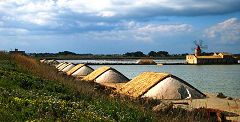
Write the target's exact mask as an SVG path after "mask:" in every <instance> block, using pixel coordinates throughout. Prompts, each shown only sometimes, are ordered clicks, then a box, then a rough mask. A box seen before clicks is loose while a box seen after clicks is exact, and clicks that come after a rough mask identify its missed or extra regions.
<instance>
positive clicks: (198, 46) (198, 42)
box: [192, 40, 208, 56]
mask: <svg viewBox="0 0 240 122" xmlns="http://www.w3.org/2000/svg"><path fill="white" fill-rule="evenodd" d="M193 43H194V45H195V48H192V50H195V56H200V55H201V53H202V50H205V49H207V48H208V46H207V45H204V43H203V40H195V41H193Z"/></svg>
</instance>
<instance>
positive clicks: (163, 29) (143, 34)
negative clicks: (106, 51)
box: [81, 21, 192, 42]
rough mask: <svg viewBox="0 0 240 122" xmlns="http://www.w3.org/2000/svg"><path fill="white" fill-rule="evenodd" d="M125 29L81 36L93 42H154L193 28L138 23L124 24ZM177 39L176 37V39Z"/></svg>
mask: <svg viewBox="0 0 240 122" xmlns="http://www.w3.org/2000/svg"><path fill="white" fill-rule="evenodd" d="M122 25H126V28H125V29H121V30H111V31H101V32H86V33H83V34H81V35H84V36H88V38H91V40H92V39H93V40H99V41H103V40H112V41H124V40H132V41H139V42H154V41H157V40H155V39H156V38H158V37H169V38H171V37H174V36H178V35H184V34H188V33H190V32H192V26H191V25H188V24H172V25H171V24H168V25H161V24H160V25H157V24H156V25H153V24H147V25H141V24H138V23H136V22H133V21H131V22H129V23H128V24H127V23H123V24H122ZM174 38H175V37H174Z"/></svg>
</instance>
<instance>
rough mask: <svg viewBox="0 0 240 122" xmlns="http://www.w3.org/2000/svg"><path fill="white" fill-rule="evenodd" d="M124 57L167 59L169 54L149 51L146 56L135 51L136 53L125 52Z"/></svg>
mask: <svg viewBox="0 0 240 122" xmlns="http://www.w3.org/2000/svg"><path fill="white" fill-rule="evenodd" d="M124 56H128V57H146V56H148V57H167V56H170V55H169V53H168V52H167V51H158V52H155V51H150V52H149V53H148V54H144V53H143V52H141V51H137V52H127V53H125V54H124Z"/></svg>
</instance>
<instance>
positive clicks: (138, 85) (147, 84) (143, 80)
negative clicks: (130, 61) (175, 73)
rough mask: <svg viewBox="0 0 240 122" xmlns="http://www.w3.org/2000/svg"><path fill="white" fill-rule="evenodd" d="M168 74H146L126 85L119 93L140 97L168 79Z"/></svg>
mask: <svg viewBox="0 0 240 122" xmlns="http://www.w3.org/2000/svg"><path fill="white" fill-rule="evenodd" d="M168 76H169V74H167V73H156V72H144V73H141V74H140V75H138V76H137V77H135V78H133V79H132V80H131V81H129V82H128V83H126V84H125V85H124V86H123V87H122V88H120V89H119V90H118V91H119V93H121V94H125V95H129V96H132V97H140V96H141V95H143V94H144V93H146V92H147V91H148V90H149V89H150V88H151V87H152V86H154V85H155V84H157V83H159V82H160V81H161V80H163V79H165V78H166V77H168Z"/></svg>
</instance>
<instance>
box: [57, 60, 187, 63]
mask: <svg viewBox="0 0 240 122" xmlns="http://www.w3.org/2000/svg"><path fill="white" fill-rule="evenodd" d="M58 61H60V62H71V63H97V64H101V63H108V64H114V63H115V64H116V63H122V64H134V63H136V62H137V61H138V60H136V59H122V60H121V59H118V60H113V59H109V60H58ZM154 61H155V62H156V63H185V60H171V59H170V60H154Z"/></svg>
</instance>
